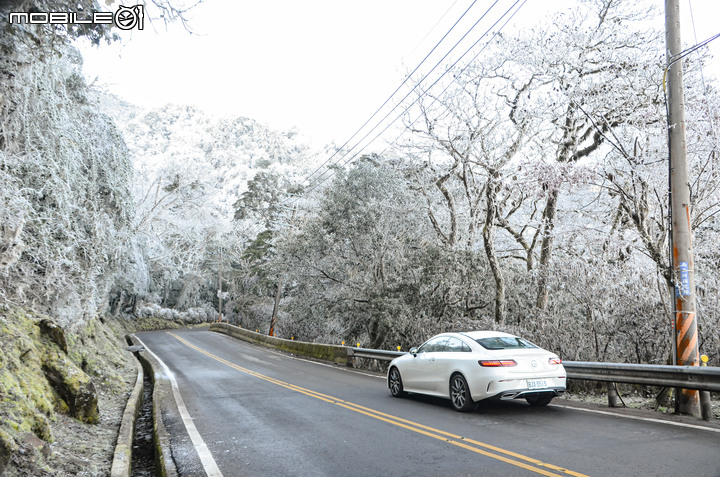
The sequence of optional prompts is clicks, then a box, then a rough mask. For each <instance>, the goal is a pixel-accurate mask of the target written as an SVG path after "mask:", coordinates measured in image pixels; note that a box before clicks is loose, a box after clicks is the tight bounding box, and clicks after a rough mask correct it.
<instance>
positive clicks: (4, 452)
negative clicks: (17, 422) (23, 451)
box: [0, 429, 18, 475]
mask: <svg viewBox="0 0 720 477" xmlns="http://www.w3.org/2000/svg"><path fill="white" fill-rule="evenodd" d="M17 449H18V445H17V444H16V443H15V439H13V438H12V436H10V434H8V433H7V432H5V431H3V430H2V429H0V475H3V472H5V467H7V465H8V462H10V458H11V457H12V455H13V454H14V453H15V451H17Z"/></svg>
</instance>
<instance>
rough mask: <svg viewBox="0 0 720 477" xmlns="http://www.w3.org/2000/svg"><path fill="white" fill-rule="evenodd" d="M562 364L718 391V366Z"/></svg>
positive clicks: (571, 374)
mask: <svg viewBox="0 0 720 477" xmlns="http://www.w3.org/2000/svg"><path fill="white" fill-rule="evenodd" d="M404 354H407V353H406V352H403V351H386V350H377V349H369V348H348V357H349V358H369V359H378V360H381V361H391V360H392V359H394V358H396V357H398V356H402V355H404ZM563 366H564V367H565V371H567V376H568V378H569V379H580V380H586V381H603V382H611V383H628V384H643V385H647V386H661V387H669V388H683V389H697V390H699V391H714V392H720V367H697V366H668V365H654V364H628V363H596V362H589V361H563Z"/></svg>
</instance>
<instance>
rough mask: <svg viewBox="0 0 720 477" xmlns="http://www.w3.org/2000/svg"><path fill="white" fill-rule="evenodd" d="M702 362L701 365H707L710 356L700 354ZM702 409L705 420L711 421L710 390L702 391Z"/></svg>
mask: <svg viewBox="0 0 720 477" xmlns="http://www.w3.org/2000/svg"><path fill="white" fill-rule="evenodd" d="M700 362H701V364H700V366H707V362H708V357H707V356H706V355H702V356H700ZM700 411H701V414H702V418H703V419H704V420H706V421H709V420H711V419H712V418H713V411H712V405H711V404H710V391H700Z"/></svg>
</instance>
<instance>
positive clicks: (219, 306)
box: [218, 247, 223, 323]
mask: <svg viewBox="0 0 720 477" xmlns="http://www.w3.org/2000/svg"><path fill="white" fill-rule="evenodd" d="M222 309H223V308H222V247H220V262H219V263H218V310H219V311H218V323H221V322H222Z"/></svg>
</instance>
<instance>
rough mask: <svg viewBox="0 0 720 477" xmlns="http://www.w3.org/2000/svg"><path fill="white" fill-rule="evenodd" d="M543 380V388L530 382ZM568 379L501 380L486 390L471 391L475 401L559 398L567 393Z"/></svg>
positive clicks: (540, 377)
mask: <svg viewBox="0 0 720 477" xmlns="http://www.w3.org/2000/svg"><path fill="white" fill-rule="evenodd" d="M536 380H543V381H544V383H543V387H531V386H530V385H529V384H530V381H536ZM565 383H566V378H565V377H560V376H557V375H555V376H532V377H529V378H526V379H515V378H514V377H512V378H510V379H508V378H505V379H499V380H494V381H490V382H489V383H488V384H487V387H486V388H485V389H471V394H472V396H473V399H474V400H475V401H480V400H483V399H519V398H523V397H525V396H526V395H528V394H530V395H537V394H548V393H551V394H553V395H555V396H559V395H560V394H563V393H564V392H565Z"/></svg>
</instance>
